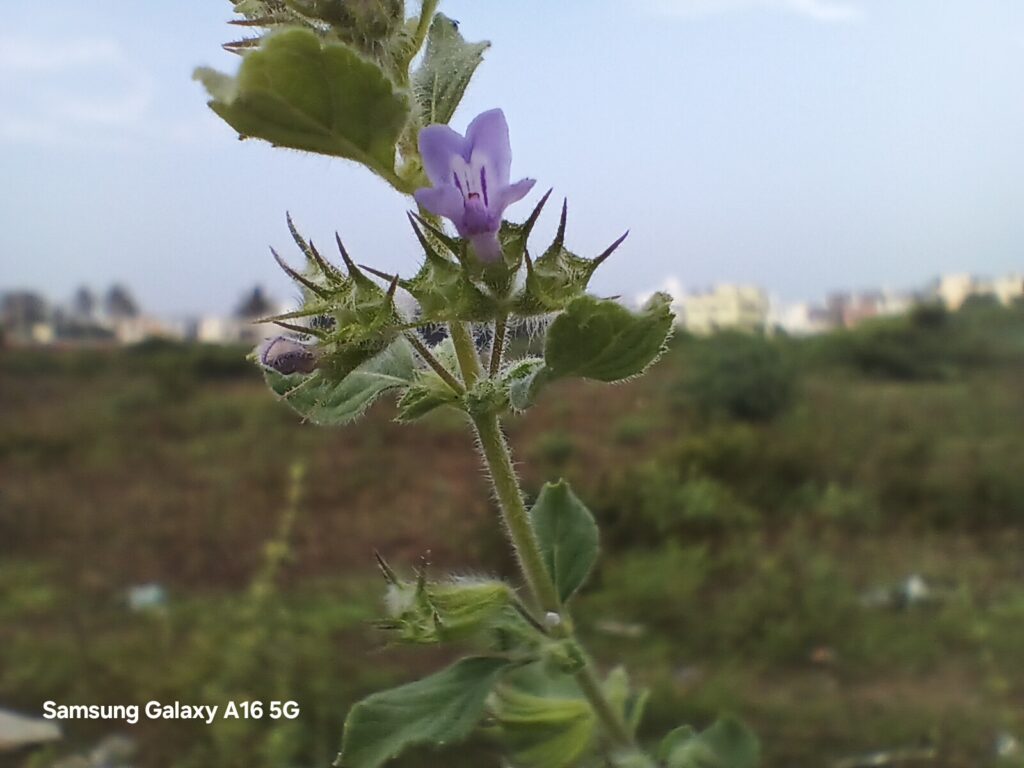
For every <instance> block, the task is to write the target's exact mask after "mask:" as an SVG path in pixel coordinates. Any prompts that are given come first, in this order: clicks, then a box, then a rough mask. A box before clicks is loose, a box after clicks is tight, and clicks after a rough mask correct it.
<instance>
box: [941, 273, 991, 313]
mask: <svg viewBox="0 0 1024 768" xmlns="http://www.w3.org/2000/svg"><path fill="white" fill-rule="evenodd" d="M988 292H990V290H988V287H987V286H985V285H984V283H983V282H982V281H980V280H978V278H976V277H975V276H974V275H970V274H967V273H962V274H954V275H942V276H941V277H940V278H939V280H938V283H937V284H936V287H935V295H936V297H937V298H938V299H939V300H941V301H942V303H943V304H945V305H946V309H949V310H951V311H953V312H955V311H956V310H958V309H960V307H961V306H963V303H964V302H965V301H967V299H968V298H969V297H970V296H977V295H978V294H979V293H988Z"/></svg>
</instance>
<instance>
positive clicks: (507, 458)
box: [448, 323, 636, 750]
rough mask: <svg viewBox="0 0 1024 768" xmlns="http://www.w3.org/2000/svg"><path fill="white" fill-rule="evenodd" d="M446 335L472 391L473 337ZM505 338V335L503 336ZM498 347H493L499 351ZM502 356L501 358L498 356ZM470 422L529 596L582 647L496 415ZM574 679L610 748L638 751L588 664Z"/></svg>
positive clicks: (457, 328)
mask: <svg viewBox="0 0 1024 768" xmlns="http://www.w3.org/2000/svg"><path fill="white" fill-rule="evenodd" d="M448 330H449V332H450V333H451V336H452V343H454V345H455V354H456V356H457V357H458V360H459V367H460V369H461V371H462V378H463V380H464V381H465V382H466V386H467V387H472V386H473V384H474V383H476V380H477V379H478V378H479V377H480V375H481V374H482V370H481V366H480V357H479V355H477V351H476V344H475V343H474V342H473V336H472V333H471V332H470V331H469V329H468V328H467V327H466V326H465V324H463V323H451V324H450V325H449V326H448ZM502 336H504V331H502ZM497 342H498V331H497V328H496V329H495V344H496V345H497ZM497 348H498V347H497V346H495V349H497ZM498 357H499V358H500V353H499V354H498ZM494 358H495V355H494V351H493V350H492V354H491V368H492V370H493V367H494V365H495V363H494ZM472 419H473V426H474V427H475V428H476V434H477V437H478V438H479V441H480V452H481V454H482V455H483V459H484V464H485V465H486V467H487V469H488V471H489V472H490V475H491V483H492V484H493V485H494V492H495V495H497V497H498V506H499V508H500V509H501V517H502V520H503V522H504V523H505V528H506V530H507V531H508V534H509V538H511V539H512V548H513V549H514V550H515V553H516V558H517V559H518V561H519V568H520V570H521V571H522V573H523V577H524V578H525V580H526V584H527V586H528V587H529V588H530V594H531V595H532V596H533V600H534V602H535V603H536V604H537V606H538V607H539V608H540V609H541V610H543V611H545V612H553V613H557V614H559V615H560V616H561V617H562V623H561V630H560V633H559V634H558V636H559V637H561V638H564V639H566V640H570V641H572V642H575V643H577V644H578V641H577V640H576V638H575V637H574V635H573V632H572V620H571V618H570V617H569V612H568V609H567V608H565V606H563V605H562V600H561V598H560V597H559V595H558V589H557V588H556V587H555V583H554V582H553V581H552V580H551V575H550V574H549V573H548V569H547V566H546V565H545V564H544V556H543V555H542V554H541V550H540V542H538V541H537V534H536V533H535V532H534V530H533V525H532V524H531V523H530V514H529V512H528V511H527V510H526V504H525V503H524V501H523V492H522V490H521V489H520V487H519V478H518V477H516V470H515V466H514V465H513V464H512V454H511V453H510V452H509V448H508V443H507V442H506V441H505V436H504V435H503V434H502V432H501V422H500V420H499V419H498V417H497V415H495V414H485V415H479V416H473V417H472ZM575 679H576V683H577V685H579V687H580V691H581V692H582V693H583V695H584V696H585V697H586V699H587V701H588V702H590V706H591V708H592V709H593V710H594V714H596V715H597V717H598V719H599V720H600V721H601V722H602V723H603V724H604V727H605V729H606V732H607V735H608V738H609V739H610V740H611V742H612V744H613V745H614V746H616V747H618V748H620V749H630V750H635V749H636V743H635V742H634V741H633V737H632V736H631V735H630V733H629V729H628V728H627V727H626V724H625V723H624V722H623V721H622V718H621V717H620V716H619V714H618V713H617V712H616V711H615V709H614V708H613V707H612V705H611V703H610V702H609V701H608V698H607V697H606V696H605V693H604V690H603V689H602V688H601V683H600V681H599V680H598V679H597V676H596V675H595V674H594V670H593V667H592V666H591V665H590V662H589V661H588V662H587V663H586V666H584V667H583V669H581V670H580V671H579V672H577V673H576V674H575Z"/></svg>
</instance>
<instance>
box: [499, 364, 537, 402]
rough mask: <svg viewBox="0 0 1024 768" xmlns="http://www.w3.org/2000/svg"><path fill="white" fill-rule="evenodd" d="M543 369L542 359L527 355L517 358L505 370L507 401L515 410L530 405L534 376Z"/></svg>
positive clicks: (504, 379)
mask: <svg viewBox="0 0 1024 768" xmlns="http://www.w3.org/2000/svg"><path fill="white" fill-rule="evenodd" d="M543 369H544V360H543V359H541V358H539V357H527V358H524V359H523V360H519V361H518V362H516V363H515V364H514V365H512V366H511V367H510V368H509V369H508V371H506V373H505V375H504V377H503V381H504V383H505V385H506V386H507V387H508V401H509V403H511V405H512V407H513V408H515V409H516V410H517V411H525V410H526V409H527V408H529V407H530V405H531V403H532V397H533V394H532V391H533V382H534V378H535V377H536V376H537V374H538V373H539V372H540V371H542V370H543Z"/></svg>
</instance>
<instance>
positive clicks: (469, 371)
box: [448, 322, 482, 389]
mask: <svg viewBox="0 0 1024 768" xmlns="http://www.w3.org/2000/svg"><path fill="white" fill-rule="evenodd" d="M448 332H449V333H450V334H451V335H452V344H454V345H455V355H456V357H458V358H459V368H460V369H461V370H462V380H463V381H464V382H465V383H466V389H470V388H471V387H472V386H473V385H474V384H476V382H477V379H479V378H480V374H481V373H482V370H481V367H480V356H479V355H478V354H477V351H476V342H474V341H473V332H472V331H471V330H470V329H469V328H468V327H467V326H466V324H465V323H459V322H454V323H450V324H449V325H448Z"/></svg>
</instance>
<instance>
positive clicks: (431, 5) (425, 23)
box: [406, 0, 440, 66]
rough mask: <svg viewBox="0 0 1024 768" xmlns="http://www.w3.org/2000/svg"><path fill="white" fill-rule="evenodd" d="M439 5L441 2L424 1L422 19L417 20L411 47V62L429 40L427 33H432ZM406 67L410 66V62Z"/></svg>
mask: <svg viewBox="0 0 1024 768" xmlns="http://www.w3.org/2000/svg"><path fill="white" fill-rule="evenodd" d="M439 4H440V0H423V4H422V6H421V7H420V17H419V18H418V19H417V20H416V31H415V32H413V36H412V41H411V43H410V45H409V58H408V61H409V62H411V61H412V60H413V59H414V58H416V54H417V53H419V52H420V48H422V47H423V42H424V41H425V40H426V39H427V33H428V32H429V31H430V23H431V22H432V21H433V20H434V14H435V13H436V12H437V6H438V5H439ZM406 66H408V62H407V64H406Z"/></svg>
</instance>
